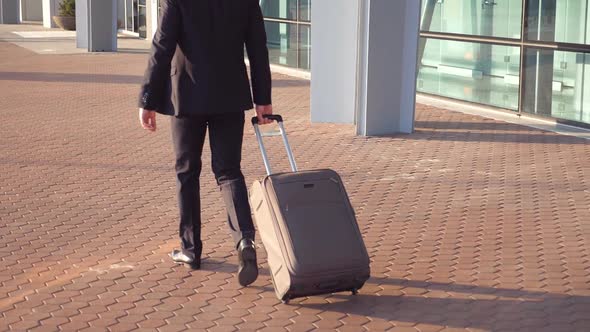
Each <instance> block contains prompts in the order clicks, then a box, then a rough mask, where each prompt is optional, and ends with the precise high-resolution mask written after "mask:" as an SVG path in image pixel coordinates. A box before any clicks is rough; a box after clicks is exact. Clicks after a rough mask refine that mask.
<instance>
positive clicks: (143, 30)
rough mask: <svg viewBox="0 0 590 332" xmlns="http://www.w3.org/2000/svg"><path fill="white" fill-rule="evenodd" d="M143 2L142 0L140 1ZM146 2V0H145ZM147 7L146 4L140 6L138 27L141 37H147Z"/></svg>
mask: <svg viewBox="0 0 590 332" xmlns="http://www.w3.org/2000/svg"><path fill="white" fill-rule="evenodd" d="M140 3H141V1H140ZM144 3H145V0H144ZM146 19H147V9H146V6H142V5H140V6H139V7H138V24H139V25H138V28H139V31H138V32H139V37H141V38H146V37H147V26H146V24H147V21H146Z"/></svg>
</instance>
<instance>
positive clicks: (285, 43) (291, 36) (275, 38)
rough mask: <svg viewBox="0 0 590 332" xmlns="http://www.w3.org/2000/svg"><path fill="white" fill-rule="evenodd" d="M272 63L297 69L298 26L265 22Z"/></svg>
mask: <svg viewBox="0 0 590 332" xmlns="http://www.w3.org/2000/svg"><path fill="white" fill-rule="evenodd" d="M264 25H265V28H266V35H267V40H268V51H269V57H270V61H271V63H274V64H278V65H283V66H289V67H297V25H296V24H286V23H278V22H269V21H266V22H264Z"/></svg>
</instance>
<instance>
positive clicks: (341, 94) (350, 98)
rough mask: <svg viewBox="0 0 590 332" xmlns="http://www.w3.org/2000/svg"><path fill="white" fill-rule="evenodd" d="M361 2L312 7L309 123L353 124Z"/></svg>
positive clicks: (323, 1) (323, 2)
mask: <svg viewBox="0 0 590 332" xmlns="http://www.w3.org/2000/svg"><path fill="white" fill-rule="evenodd" d="M361 1H364V0H319V1H317V0H316V1H312V3H311V7H312V8H311V21H312V22H313V23H312V24H313V27H312V29H311V45H312V48H313V50H312V52H311V76H312V80H311V121H312V122H316V123H317V122H331V123H354V122H355V109H356V107H355V105H356V97H357V96H356V93H357V71H358V54H359V50H358V35H359V34H358V30H359V16H360V6H359V2H361Z"/></svg>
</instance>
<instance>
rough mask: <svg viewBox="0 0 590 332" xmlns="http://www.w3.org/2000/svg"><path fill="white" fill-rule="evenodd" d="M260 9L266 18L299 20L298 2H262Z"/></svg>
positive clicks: (287, 0) (278, 0) (268, 0)
mask: <svg viewBox="0 0 590 332" xmlns="http://www.w3.org/2000/svg"><path fill="white" fill-rule="evenodd" d="M260 8H261V9H262V14H263V15H264V16H265V17H270V18H281V19H286V20H296V19H297V0H260Z"/></svg>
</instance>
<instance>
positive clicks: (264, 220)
mask: <svg viewBox="0 0 590 332" xmlns="http://www.w3.org/2000/svg"><path fill="white" fill-rule="evenodd" d="M250 205H251V207H252V212H253V214H254V221H255V223H256V226H257V228H258V234H259V236H260V239H261V241H262V243H263V244H264V248H265V250H266V254H267V260H268V266H269V269H270V273H271V277H272V279H273V285H274V287H275V293H276V295H277V297H278V298H279V299H282V298H283V296H284V295H285V294H286V293H287V291H288V290H289V289H290V288H291V276H290V274H289V271H288V268H287V262H286V261H285V259H284V255H283V250H282V249H281V242H282V239H280V235H279V234H278V233H277V230H276V224H277V223H276V220H275V216H274V213H273V212H272V211H271V205H270V202H269V201H268V200H267V195H266V193H265V192H264V187H263V186H262V184H261V183H260V181H256V182H254V184H253V185H252V189H251V191H250Z"/></svg>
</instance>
